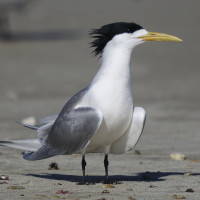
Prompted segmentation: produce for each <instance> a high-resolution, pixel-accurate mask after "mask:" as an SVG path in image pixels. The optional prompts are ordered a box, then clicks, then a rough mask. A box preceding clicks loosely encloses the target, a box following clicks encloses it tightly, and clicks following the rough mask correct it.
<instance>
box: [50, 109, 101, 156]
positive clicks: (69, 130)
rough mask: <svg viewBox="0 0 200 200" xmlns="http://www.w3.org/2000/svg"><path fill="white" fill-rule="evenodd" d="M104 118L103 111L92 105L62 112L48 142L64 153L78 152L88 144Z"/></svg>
mask: <svg viewBox="0 0 200 200" xmlns="http://www.w3.org/2000/svg"><path fill="white" fill-rule="evenodd" d="M102 119H103V115H102V112H101V111H100V110H98V109H95V108H92V107H79V108H77V109H73V110H72V111H71V112H70V113H64V114H60V115H59V116H58V118H57V119H56V121H55V123H54V124H53V126H52V128H51V131H50V133H49V135H48V138H47V144H48V145H50V146H52V147H53V148H55V149H57V150H59V151H60V152H62V153H63V154H72V153H77V152H79V151H81V150H82V149H83V148H84V147H85V146H86V145H87V144H88V142H89V141H90V139H91V138H92V136H93V135H94V134H95V133H96V131H97V130H98V128H99V126H100V125H101V122H102Z"/></svg>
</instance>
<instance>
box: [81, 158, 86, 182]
mask: <svg viewBox="0 0 200 200" xmlns="http://www.w3.org/2000/svg"><path fill="white" fill-rule="evenodd" d="M81 164H82V172H83V183H85V166H86V165H87V163H86V161H85V156H84V155H83V157H82V162H81Z"/></svg>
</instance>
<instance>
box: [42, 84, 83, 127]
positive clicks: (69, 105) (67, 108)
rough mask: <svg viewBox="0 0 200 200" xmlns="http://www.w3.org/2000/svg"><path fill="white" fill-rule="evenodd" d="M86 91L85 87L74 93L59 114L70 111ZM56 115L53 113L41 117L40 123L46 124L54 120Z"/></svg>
mask: <svg viewBox="0 0 200 200" xmlns="http://www.w3.org/2000/svg"><path fill="white" fill-rule="evenodd" d="M86 92H87V88H85V89H83V90H81V91H79V92H78V93H76V94H75V95H74V96H73V97H72V98H71V99H70V100H69V101H68V102H67V103H66V104H65V105H64V107H63V109H62V110H61V113H60V114H59V115H62V114H66V113H69V112H71V110H72V109H73V108H74V106H75V105H77V103H78V101H79V100H80V99H81V98H82V97H83V96H84V95H85V93H86ZM57 117H58V114H54V115H49V116H47V117H44V118H42V119H40V123H42V124H48V123H49V122H52V121H55V120H56V118H57Z"/></svg>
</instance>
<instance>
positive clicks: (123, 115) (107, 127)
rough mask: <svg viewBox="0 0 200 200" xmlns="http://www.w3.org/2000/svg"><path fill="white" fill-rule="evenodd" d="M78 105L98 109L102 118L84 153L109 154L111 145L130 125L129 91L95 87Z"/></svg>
mask: <svg viewBox="0 0 200 200" xmlns="http://www.w3.org/2000/svg"><path fill="white" fill-rule="evenodd" d="M97 87H98V88H97ZM97 91H98V92H97ZM79 105H80V106H91V107H95V108H98V109H100V110H101V111H102V113H103V116H104V118H103V121H102V124H101V126H100V127H99V129H98V131H97V133H96V134H95V135H94V136H93V138H92V139H91V141H90V143H89V144H88V146H87V149H86V152H88V153H109V149H110V146H111V145H112V143H113V142H115V141H116V140H117V139H118V138H120V137H121V136H122V135H123V134H124V133H125V131H126V130H127V129H128V127H129V125H130V123H131V120H132V114H133V101H132V95H131V91H129V90H125V91H124V90H120V88H119V87H118V88H117V89H115V88H114V87H113V89H112V90H110V89H109V88H105V87H101V86H98V85H97V86H96V87H94V88H92V89H91V90H90V92H89V93H88V94H87V95H86V96H85V98H83V100H82V102H80V104H79Z"/></svg>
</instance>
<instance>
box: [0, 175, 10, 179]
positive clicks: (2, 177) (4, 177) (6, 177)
mask: <svg viewBox="0 0 200 200" xmlns="http://www.w3.org/2000/svg"><path fill="white" fill-rule="evenodd" d="M0 180H9V177H8V175H7V174H6V175H1V176H0Z"/></svg>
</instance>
